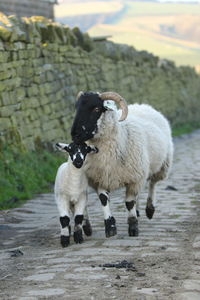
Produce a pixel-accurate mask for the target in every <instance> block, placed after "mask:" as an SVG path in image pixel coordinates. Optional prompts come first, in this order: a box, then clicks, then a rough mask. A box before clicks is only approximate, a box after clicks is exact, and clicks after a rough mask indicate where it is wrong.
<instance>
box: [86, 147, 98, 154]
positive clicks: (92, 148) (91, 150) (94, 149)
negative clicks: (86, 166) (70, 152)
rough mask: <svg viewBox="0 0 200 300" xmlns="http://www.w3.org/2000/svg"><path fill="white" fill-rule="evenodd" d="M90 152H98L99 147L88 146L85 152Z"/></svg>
mask: <svg viewBox="0 0 200 300" xmlns="http://www.w3.org/2000/svg"><path fill="white" fill-rule="evenodd" d="M90 152H94V153H98V152H99V149H98V148H97V147H94V146H88V147H87V153H90Z"/></svg>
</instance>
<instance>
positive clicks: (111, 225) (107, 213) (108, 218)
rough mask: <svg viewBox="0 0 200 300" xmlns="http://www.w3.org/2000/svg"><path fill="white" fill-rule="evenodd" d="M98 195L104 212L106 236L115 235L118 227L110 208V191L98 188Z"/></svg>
mask: <svg viewBox="0 0 200 300" xmlns="http://www.w3.org/2000/svg"><path fill="white" fill-rule="evenodd" d="M98 196H99V199H100V201H101V204H102V209H103V213H104V225H105V235H106V237H111V236H114V235H116V234H117V227H116V225H115V223H116V222H115V218H114V217H113V216H112V213H111V210H110V199H109V193H108V192H107V191H106V190H104V189H101V188H98Z"/></svg>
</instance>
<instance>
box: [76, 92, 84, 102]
mask: <svg viewBox="0 0 200 300" xmlns="http://www.w3.org/2000/svg"><path fill="white" fill-rule="evenodd" d="M83 94H84V93H83V92H82V91H80V92H79V93H78V95H77V96H76V100H78V98H79V97H80V96H81V95H83Z"/></svg>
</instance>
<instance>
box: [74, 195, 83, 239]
mask: <svg viewBox="0 0 200 300" xmlns="http://www.w3.org/2000/svg"><path fill="white" fill-rule="evenodd" d="M85 207H86V193H83V194H82V195H81V196H80V198H79V200H78V202H77V203H75V205H74V241H75V243H77V244H81V243H82V242H83V231H82V223H83V214H84V211H85Z"/></svg>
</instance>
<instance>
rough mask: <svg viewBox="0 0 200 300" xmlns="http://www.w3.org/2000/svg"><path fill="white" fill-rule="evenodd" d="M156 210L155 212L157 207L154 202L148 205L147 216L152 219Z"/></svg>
mask: <svg viewBox="0 0 200 300" xmlns="http://www.w3.org/2000/svg"><path fill="white" fill-rule="evenodd" d="M154 212H155V207H154V206H153V205H152V204H151V206H147V207H146V216H147V218H149V219H152V218H153V214H154Z"/></svg>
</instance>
